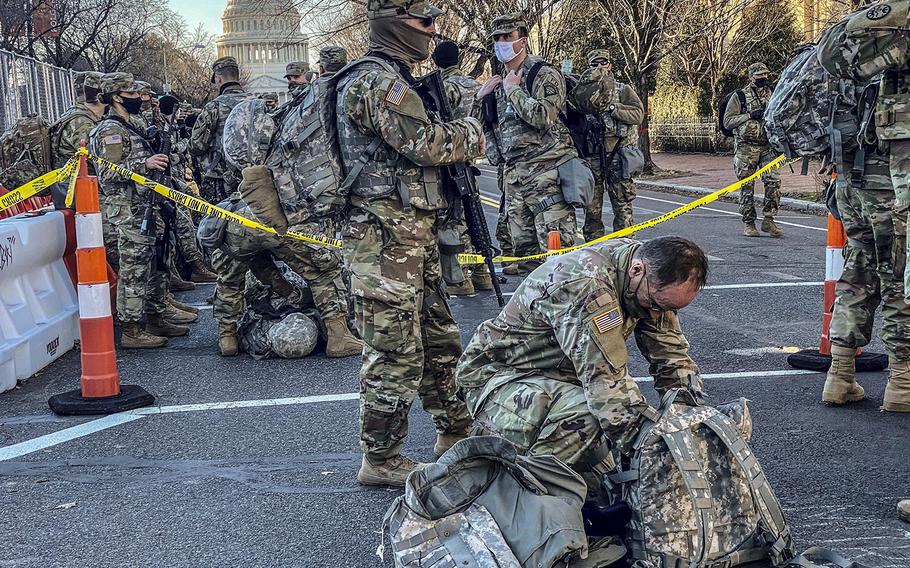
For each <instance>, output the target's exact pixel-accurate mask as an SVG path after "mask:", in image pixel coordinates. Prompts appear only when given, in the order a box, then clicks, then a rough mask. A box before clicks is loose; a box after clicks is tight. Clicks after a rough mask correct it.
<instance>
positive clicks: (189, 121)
mask: <svg viewBox="0 0 910 568" xmlns="http://www.w3.org/2000/svg"><path fill="white" fill-rule="evenodd" d="M197 118H199V116H198V115H195V114H191V115H189V116H188V117H186V119H184V121H183V123H184V124H185V125H186V127H187V128H193V126H194V125H195V124H196V119H197Z"/></svg>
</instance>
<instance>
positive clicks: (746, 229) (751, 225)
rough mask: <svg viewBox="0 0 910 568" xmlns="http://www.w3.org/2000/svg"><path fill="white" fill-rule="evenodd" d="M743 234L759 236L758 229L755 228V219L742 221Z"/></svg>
mask: <svg viewBox="0 0 910 568" xmlns="http://www.w3.org/2000/svg"><path fill="white" fill-rule="evenodd" d="M743 235H745V236H747V237H760V236H761V235H760V234H759V232H758V229H756V228H755V221H750V222H748V223H743Z"/></svg>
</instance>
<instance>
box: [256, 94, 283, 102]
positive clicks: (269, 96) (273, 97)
mask: <svg viewBox="0 0 910 568" xmlns="http://www.w3.org/2000/svg"><path fill="white" fill-rule="evenodd" d="M259 96H260V97H262V98H263V99H264V100H267V101H278V93H263V94H261V95H259Z"/></svg>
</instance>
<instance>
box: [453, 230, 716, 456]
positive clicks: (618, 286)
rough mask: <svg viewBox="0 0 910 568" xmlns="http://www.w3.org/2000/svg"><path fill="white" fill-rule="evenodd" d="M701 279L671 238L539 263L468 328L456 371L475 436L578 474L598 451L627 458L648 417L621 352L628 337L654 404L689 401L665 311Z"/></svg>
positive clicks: (679, 339) (671, 316)
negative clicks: (493, 312) (664, 398)
mask: <svg viewBox="0 0 910 568" xmlns="http://www.w3.org/2000/svg"><path fill="white" fill-rule="evenodd" d="M707 274H708V261H707V258H706V256H705V254H704V252H702V250H701V249H699V248H698V246H697V245H695V244H694V243H692V242H689V241H687V240H685V239H682V238H679V237H660V238H657V239H653V240H650V241H645V242H644V243H641V242H637V241H633V240H629V239H620V240H613V241H606V242H603V243H599V244H596V245H593V246H590V247H586V248H583V249H580V250H577V251H574V252H572V253H569V254H566V255H563V256H559V257H555V258H552V259H551V260H549V261H548V262H546V263H545V264H544V265H543V266H541V267H539V268H538V269H537V270H535V271H534V272H532V273H531V274H530V275H529V276H528V277H527V278H526V279H525V280H524V282H522V283H521V284H520V285H519V287H518V289H517V290H516V291H515V294H514V295H513V296H512V299H511V300H510V301H509V303H508V304H507V305H506V307H505V308H503V310H502V312H501V313H500V314H499V315H498V316H496V317H495V318H494V319H491V320H487V321H486V322H484V323H482V324H480V327H479V328H478V329H477V333H476V334H475V335H474V337H473V339H471V341H470V343H469V344H468V346H467V347H466V348H465V352H464V355H462V356H461V359H460V360H459V362H458V370H457V378H458V386H459V388H460V389H461V392H462V393H463V396H464V399H465V402H466V403H467V405H468V409H469V410H470V411H471V415H472V416H473V417H474V421H475V433H477V434H495V435H499V436H502V437H504V438H506V439H507V440H509V441H510V442H512V443H513V444H515V445H516V446H517V448H518V450H519V451H520V452H523V453H529V454H541V455H547V454H549V455H554V456H556V457H557V458H559V459H560V460H562V461H563V462H565V463H567V464H569V465H572V466H575V467H577V468H578V469H579V470H583V468H584V466H588V465H590V464H593V463H596V462H597V461H598V460H597V459H592V458H594V457H595V456H596V455H598V452H597V451H596V450H599V449H600V446H601V445H602V444H603V443H604V442H608V443H609V446H608V448H607V449H612V448H616V449H618V450H619V451H620V452H623V453H628V452H629V451H630V450H631V449H632V448H631V445H632V442H633V440H634V436H635V434H636V433H637V431H638V428H637V427H638V426H639V425H640V424H641V421H642V417H643V416H648V415H651V416H653V414H651V413H653V410H652V409H650V407H649V406H648V403H647V400H646V399H645V397H644V396H643V395H642V394H641V392H640V391H639V389H638V386H637V385H636V384H635V381H634V380H632V376H631V375H630V374H629V369H628V360H629V355H628V352H627V351H626V340H627V339H628V337H629V336H630V335H632V334H634V335H635V340H636V343H637V345H638V348H639V350H641V352H642V355H644V356H645V358H646V359H647V360H648V361H649V362H650V364H651V367H650V372H651V375H652V376H653V377H654V386H655V388H656V389H657V391H658V393H661V394H663V393H664V392H665V391H666V390H668V389H671V388H680V387H684V388H688V389H690V391H692V392H693V394H695V396H696V397H699V398H700V396H701V390H702V380H701V376H700V375H699V370H698V366H697V365H696V364H695V362H694V361H692V359H691V358H690V357H689V344H688V342H687V341H686V338H685V336H684V335H683V332H682V329H681V327H680V324H679V320H678V319H677V316H676V311H677V310H679V309H682V308H684V307H685V306H687V305H689V304H690V303H691V302H692V301H693V300H694V299H695V297H696V296H697V295H698V293H699V291H700V290H701V289H702V288H703V287H704V285H705V281H706V278H707Z"/></svg>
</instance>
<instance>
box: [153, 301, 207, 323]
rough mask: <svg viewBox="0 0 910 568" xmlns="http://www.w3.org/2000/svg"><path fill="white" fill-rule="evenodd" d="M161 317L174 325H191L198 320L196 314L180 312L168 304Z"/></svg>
mask: <svg viewBox="0 0 910 568" xmlns="http://www.w3.org/2000/svg"><path fill="white" fill-rule="evenodd" d="M162 315H163V316H164V319H166V320H167V321H169V322H171V323H176V324H184V323H193V322H194V321H196V320H198V319H199V314H198V313H193V312H187V311H184V310H181V309H180V308H178V307H177V306H175V305H173V304H170V303H168V304H167V305H166V306H165V308H164V313H163V314H162Z"/></svg>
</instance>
